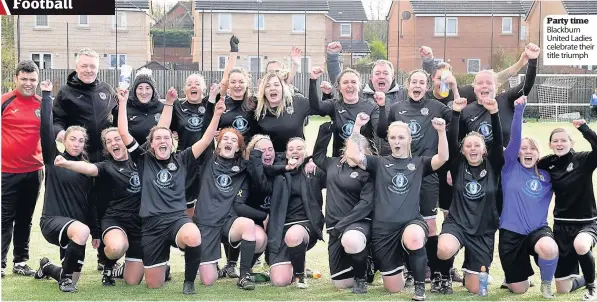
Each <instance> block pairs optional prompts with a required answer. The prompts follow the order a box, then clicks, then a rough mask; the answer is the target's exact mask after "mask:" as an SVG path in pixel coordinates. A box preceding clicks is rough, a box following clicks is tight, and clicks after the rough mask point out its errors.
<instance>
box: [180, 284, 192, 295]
mask: <svg viewBox="0 0 597 302" xmlns="http://www.w3.org/2000/svg"><path fill="white" fill-rule="evenodd" d="M182 293H183V294H185V295H194V294H195V282H192V281H185V282H184V284H183V285H182Z"/></svg>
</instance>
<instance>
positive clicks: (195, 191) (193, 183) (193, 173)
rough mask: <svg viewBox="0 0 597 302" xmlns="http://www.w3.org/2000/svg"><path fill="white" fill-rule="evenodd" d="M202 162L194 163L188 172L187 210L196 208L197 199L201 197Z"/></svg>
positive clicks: (186, 183) (186, 180) (186, 185)
mask: <svg viewBox="0 0 597 302" xmlns="http://www.w3.org/2000/svg"><path fill="white" fill-rule="evenodd" d="M201 168H202V166H201V162H200V161H198V160H196V161H193V163H192V164H191V167H190V168H189V169H188V170H187V174H186V176H185V190H184V195H185V200H186V201H187V209H191V208H193V207H195V204H196V203H197V198H198V197H199V187H200V186H199V175H201V173H200V172H201Z"/></svg>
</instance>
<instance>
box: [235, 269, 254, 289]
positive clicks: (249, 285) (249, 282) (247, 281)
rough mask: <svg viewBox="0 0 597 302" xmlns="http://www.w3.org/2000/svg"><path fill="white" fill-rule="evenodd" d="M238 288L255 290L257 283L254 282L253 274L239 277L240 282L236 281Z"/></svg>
mask: <svg viewBox="0 0 597 302" xmlns="http://www.w3.org/2000/svg"><path fill="white" fill-rule="evenodd" d="M236 286H238V288H242V289H244V290H254V289H255V283H253V278H251V274H248V273H247V274H246V275H245V276H244V277H242V278H238V282H237V283H236Z"/></svg>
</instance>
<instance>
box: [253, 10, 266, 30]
mask: <svg viewBox="0 0 597 302" xmlns="http://www.w3.org/2000/svg"><path fill="white" fill-rule="evenodd" d="M260 18H261V26H259V19H260ZM253 28H254V29H255V30H264V29H265V15H264V14H255V17H254V19H253Z"/></svg>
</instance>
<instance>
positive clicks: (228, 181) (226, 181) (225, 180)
mask: <svg viewBox="0 0 597 302" xmlns="http://www.w3.org/2000/svg"><path fill="white" fill-rule="evenodd" d="M231 185H232V178H230V176H228V175H226V174H220V175H218V176H217V177H216V187H217V188H218V190H220V191H222V192H224V193H228V192H230V191H232V186H231Z"/></svg>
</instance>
